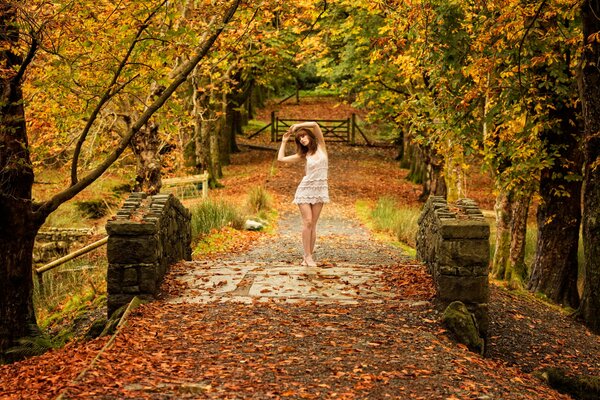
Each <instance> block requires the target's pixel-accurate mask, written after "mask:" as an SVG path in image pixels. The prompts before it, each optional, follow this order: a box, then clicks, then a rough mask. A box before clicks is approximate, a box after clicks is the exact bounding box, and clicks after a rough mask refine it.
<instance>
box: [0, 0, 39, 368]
mask: <svg viewBox="0 0 600 400" xmlns="http://www.w3.org/2000/svg"><path fill="white" fill-rule="evenodd" d="M15 20H16V10H15V9H14V8H13V6H12V5H11V4H10V3H7V2H3V3H2V4H1V5H0V255H2V264H0V361H3V360H4V361H10V360H11V358H10V357H9V356H8V355H7V354H6V350H7V349H9V348H10V347H11V346H13V345H14V344H15V343H16V340H17V339H19V338H21V337H24V336H28V335H30V334H31V333H33V332H36V331H37V324H36V319H35V313H34V309H33V300H32V292H33V279H32V264H31V263H32V254H33V241H34V239H35V236H36V234H37V231H38V229H39V227H40V224H41V222H39V221H36V216H35V215H34V213H33V209H32V198H31V188H32V186H33V168H32V165H31V161H30V158H29V143H28V140H27V129H26V125H25V110H24V108H23V92H22V89H21V81H20V77H19V76H17V72H16V71H17V69H18V67H19V66H20V65H21V63H22V59H21V57H19V56H18V55H17V54H15V53H13V52H12V50H13V49H15V48H17V47H18V46H17V42H18V39H19V32H18V29H17V28H16V26H15Z"/></svg>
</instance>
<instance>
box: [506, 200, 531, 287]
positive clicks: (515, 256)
mask: <svg viewBox="0 0 600 400" xmlns="http://www.w3.org/2000/svg"><path fill="white" fill-rule="evenodd" d="M532 194H533V192H532V191H527V192H525V193H519V194H518V195H516V196H515V202H514V203H513V207H512V217H511V222H510V256H509V267H508V269H507V270H506V271H505V273H504V279H506V280H507V281H508V284H509V287H511V288H513V289H517V288H521V287H522V286H523V281H524V280H525V278H526V277H527V265H525V239H526V236H527V216H528V215H529V204H530V203H531V196H532Z"/></svg>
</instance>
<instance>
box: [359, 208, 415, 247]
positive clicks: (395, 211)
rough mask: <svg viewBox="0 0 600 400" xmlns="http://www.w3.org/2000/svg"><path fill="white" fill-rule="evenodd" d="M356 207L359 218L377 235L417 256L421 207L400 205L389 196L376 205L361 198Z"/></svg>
mask: <svg viewBox="0 0 600 400" xmlns="http://www.w3.org/2000/svg"><path fill="white" fill-rule="evenodd" d="M355 207H356V212H357V214H358V216H359V218H360V219H361V220H362V221H363V223H364V224H365V225H366V226H367V227H368V228H369V229H370V230H371V231H372V232H373V233H374V234H375V237H377V238H378V239H380V240H383V241H387V242H389V243H390V244H392V245H394V246H397V247H400V248H402V249H403V250H404V251H405V252H406V253H407V254H408V255H410V256H412V257H414V256H415V253H416V251H415V237H416V232H417V228H418V227H417V219H418V218H419V213H420V210H419V209H417V208H414V207H413V208H411V207H400V206H398V204H397V203H396V201H395V200H393V199H392V198H389V197H384V198H381V199H379V200H378V201H377V203H376V204H375V205H373V204H370V203H369V202H366V201H361V200H359V201H357V202H356V205H355Z"/></svg>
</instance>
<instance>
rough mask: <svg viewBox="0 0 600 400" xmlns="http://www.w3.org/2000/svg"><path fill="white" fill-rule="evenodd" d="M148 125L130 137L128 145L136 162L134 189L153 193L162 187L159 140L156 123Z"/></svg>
mask: <svg viewBox="0 0 600 400" xmlns="http://www.w3.org/2000/svg"><path fill="white" fill-rule="evenodd" d="M148 125H149V124H146V125H145V126H144V128H142V129H140V131H139V132H138V133H137V134H136V135H135V136H134V137H133V138H132V140H131V144H130V146H131V149H132V150H133V154H134V155H135V159H136V163H137V171H136V177H135V185H134V191H135V192H145V193H147V194H149V195H154V194H157V193H159V192H160V188H161V187H162V181H161V158H160V140H159V138H158V125H156V124H151V125H150V126H148Z"/></svg>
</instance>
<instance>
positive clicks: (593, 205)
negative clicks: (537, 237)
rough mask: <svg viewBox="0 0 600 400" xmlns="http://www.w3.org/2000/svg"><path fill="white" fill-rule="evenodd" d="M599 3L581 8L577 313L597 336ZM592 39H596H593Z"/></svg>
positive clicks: (599, 267) (599, 318) (591, 0)
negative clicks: (580, 278)
mask: <svg viewBox="0 0 600 400" xmlns="http://www.w3.org/2000/svg"><path fill="white" fill-rule="evenodd" d="M599 15H600V1H599V0H585V1H584V2H583V4H582V8H581V19H582V23H583V38H584V43H585V46H584V50H583V60H582V70H581V99H582V103H583V119H584V125H585V129H584V138H585V146H584V154H585V161H584V183H583V247H584V253H585V273H584V286H583V296H582V298H581V304H580V306H579V310H578V313H579V315H580V316H581V317H582V318H583V320H584V321H585V323H586V325H587V326H588V327H589V328H590V329H591V330H592V331H594V332H596V333H600V92H599V91H598V88H600V70H599V69H598V60H599V59H600V40H598V32H599V31H600V18H598V16H599ZM592 35H595V37H594V36H592Z"/></svg>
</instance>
